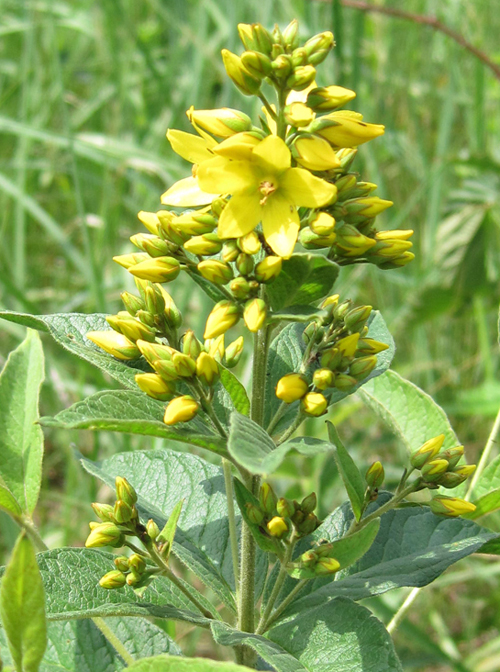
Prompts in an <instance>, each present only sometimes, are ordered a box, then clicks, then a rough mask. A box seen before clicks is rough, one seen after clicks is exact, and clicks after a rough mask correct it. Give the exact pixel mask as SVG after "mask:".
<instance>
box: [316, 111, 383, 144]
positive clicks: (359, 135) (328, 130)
mask: <svg viewBox="0 0 500 672" xmlns="http://www.w3.org/2000/svg"><path fill="white" fill-rule="evenodd" d="M360 116H361V115H359V116H357V115H356V114H354V113H353V112H350V111H349V110H345V111H344V110H339V111H337V112H331V113H330V114H328V115H325V116H323V117H320V118H317V119H316V120H315V121H314V122H313V124H311V131H313V132H314V133H317V134H318V135H321V136H322V137H323V138H325V140H328V142H329V143H330V144H331V145H333V146H334V147H339V148H344V147H348V148H353V147H357V146H358V145H361V144H363V143H365V142H369V141H370V140H373V139H374V138H377V137H378V136H380V135H383V134H384V132H385V128H384V126H381V125H380V124H368V123H366V121H362V119H360V118H359V117H360Z"/></svg>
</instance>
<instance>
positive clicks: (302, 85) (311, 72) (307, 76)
mask: <svg viewBox="0 0 500 672" xmlns="http://www.w3.org/2000/svg"><path fill="white" fill-rule="evenodd" d="M315 78H316V69H315V68H313V66H312V65H299V66H298V67H297V68H295V69H294V71H293V72H292V74H291V75H290V76H289V77H288V79H287V80H286V86H287V88H289V89H293V90H294V91H303V90H304V89H307V87H308V86H309V84H311V83H312V82H314V80H315Z"/></svg>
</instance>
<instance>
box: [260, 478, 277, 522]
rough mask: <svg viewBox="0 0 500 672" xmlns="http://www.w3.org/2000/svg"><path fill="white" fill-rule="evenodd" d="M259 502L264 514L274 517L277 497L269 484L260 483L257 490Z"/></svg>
mask: <svg viewBox="0 0 500 672" xmlns="http://www.w3.org/2000/svg"><path fill="white" fill-rule="evenodd" d="M259 502H260V505H261V507H262V508H263V509H264V511H265V512H266V513H269V514H271V515H274V514H275V513H276V504H277V503H278V497H277V496H276V493H275V492H274V490H273V487H272V485H270V484H269V483H262V485H261V486H260V490H259Z"/></svg>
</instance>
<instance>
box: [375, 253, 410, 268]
mask: <svg viewBox="0 0 500 672" xmlns="http://www.w3.org/2000/svg"><path fill="white" fill-rule="evenodd" d="M414 259H415V255H414V254H413V252H403V254H401V255H400V256H399V257H395V258H394V259H389V260H388V261H386V262H384V263H383V264H378V267H379V268H380V269H383V270H385V269H391V268H402V267H403V266H406V265H407V264H409V263H410V262H411V261H413V260H414Z"/></svg>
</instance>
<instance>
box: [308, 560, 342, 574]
mask: <svg viewBox="0 0 500 672" xmlns="http://www.w3.org/2000/svg"><path fill="white" fill-rule="evenodd" d="M339 569H340V562H338V560H335V558H320V559H319V560H318V562H317V563H316V565H315V566H314V573H315V574H316V575H317V576H328V575H329V574H335V573H336V572H338V571H339Z"/></svg>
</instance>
